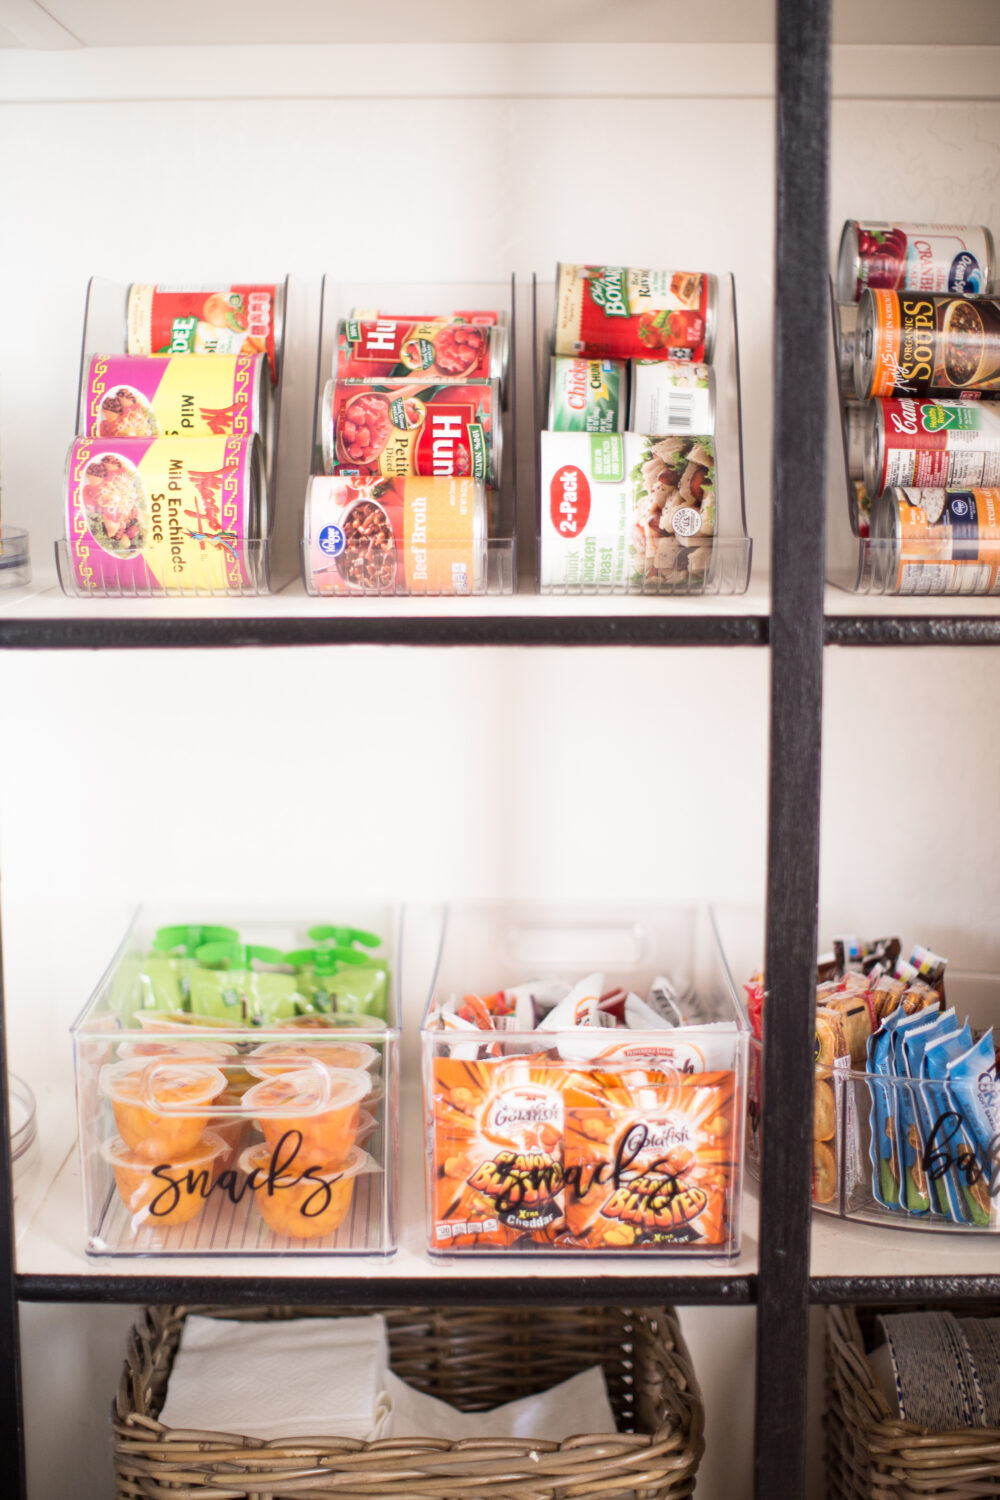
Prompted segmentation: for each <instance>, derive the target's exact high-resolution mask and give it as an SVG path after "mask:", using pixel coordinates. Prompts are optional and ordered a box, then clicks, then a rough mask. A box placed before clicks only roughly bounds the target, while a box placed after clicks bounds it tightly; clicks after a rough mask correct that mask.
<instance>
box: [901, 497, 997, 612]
mask: <svg viewBox="0 0 1000 1500" xmlns="http://www.w3.org/2000/svg"><path fill="white" fill-rule="evenodd" d="M872 536H873V537H874V538H875V539H876V540H877V541H878V543H879V546H878V548H877V549H876V553H877V557H876V567H877V569H878V580H879V585H880V587H882V588H885V589H887V590H889V591H891V592H898V593H901V594H923V593H928V594H938V593H960V594H994V593H997V592H998V588H1000V583H998V579H1000V489H969V490H959V489H911V488H898V489H891V490H886V492H885V494H884V495H882V496H881V497H880V498H879V499H878V500H876V501H875V504H874V506H873V509H872Z"/></svg>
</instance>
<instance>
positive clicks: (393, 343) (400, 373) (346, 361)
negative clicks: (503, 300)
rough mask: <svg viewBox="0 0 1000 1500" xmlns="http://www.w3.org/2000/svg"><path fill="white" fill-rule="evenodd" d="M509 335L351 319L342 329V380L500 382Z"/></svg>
mask: <svg viewBox="0 0 1000 1500" xmlns="http://www.w3.org/2000/svg"><path fill="white" fill-rule="evenodd" d="M505 333H506V330H504V329H502V328H500V327H498V326H496V325H494V326H493V327H481V326H478V325H477V324H474V323H461V322H454V321H452V320H451V319H450V318H432V319H430V318H429V319H425V320H423V321H420V320H417V319H410V318H390V317H376V318H348V319H346V320H345V321H343V322H341V323H338V324H337V359H336V364H335V367H334V372H333V373H334V376H335V377H336V379H338V380H412V379H414V378H415V377H416V378H418V379H420V378H423V379H427V380H436V381H446V380H450V381H455V382H457V383H462V382H464V381H468V380H500V379H501V378H502V376H503V370H504V359H503V348H502V345H503V344H504V342H505Z"/></svg>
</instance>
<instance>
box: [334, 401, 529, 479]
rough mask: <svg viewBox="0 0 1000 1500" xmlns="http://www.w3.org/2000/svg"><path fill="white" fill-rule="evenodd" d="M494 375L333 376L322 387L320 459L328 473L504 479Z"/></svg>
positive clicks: (501, 433) (499, 415)
mask: <svg viewBox="0 0 1000 1500" xmlns="http://www.w3.org/2000/svg"><path fill="white" fill-rule="evenodd" d="M502 443H503V428H502V425H501V414H500V386H499V384H498V382H497V381H495V380H493V381H479V382H475V381H472V382H470V383H469V384H467V385H422V384H421V383H420V382H419V381H416V382H410V381H399V380H397V381H359V380H351V381H347V380H331V381H328V382H327V386H326V389H325V391H324V393H323V461H324V464H325V466H326V469H327V471H328V472H329V473H331V474H369V475H376V476H377V475H379V474H381V475H384V476H385V477H387V478H391V477H393V476H395V475H399V474H422V475H424V476H437V477H439V478H445V477H448V476H450V475H453V474H457V475H461V476H465V477H468V478H470V479H481V480H484V481H485V482H486V483H487V484H489V485H491V486H492V487H493V488H495V489H496V488H499V485H500V456H501V450H502Z"/></svg>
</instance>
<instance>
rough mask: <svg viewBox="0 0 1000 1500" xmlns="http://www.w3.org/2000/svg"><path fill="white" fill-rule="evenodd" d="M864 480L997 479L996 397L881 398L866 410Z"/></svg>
mask: <svg viewBox="0 0 1000 1500" xmlns="http://www.w3.org/2000/svg"><path fill="white" fill-rule="evenodd" d="M865 421H866V424H867V425H866V430H865V435H864V454H863V469H864V485H865V489H866V490H867V491H868V493H869V494H870V495H872V496H876V495H880V494H881V493H882V491H883V490H887V489H893V488H895V487H896V486H904V487H911V488H914V489H939V488H949V489H950V488H958V487H969V488H980V487H983V486H985V487H987V488H988V487H990V486H992V485H996V484H1000V406H997V405H996V403H995V402H992V401H983V402H966V401H931V400H925V401H914V400H911V399H910V398H909V397H905V396H904V397H900V398H899V399H893V398H891V397H883V398H881V399H880V400H877V401H872V402H871V403H870V404H869V406H868V407H867V408H866V412H865Z"/></svg>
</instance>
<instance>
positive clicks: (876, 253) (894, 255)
mask: <svg viewBox="0 0 1000 1500" xmlns="http://www.w3.org/2000/svg"><path fill="white" fill-rule="evenodd" d="M866 287H881V288H884V289H885V290H888V291H920V292H958V293H959V294H960V295H961V296H965V297H981V296H984V295H986V294H987V293H988V292H991V291H993V290H994V289H995V287H996V250H995V249H994V245H993V236H992V235H991V234H990V231H989V230H988V229H987V228H986V227H985V226H984V225H982V224H859V223H858V222H857V220H856V219H848V220H847V223H846V224H845V225H844V229H843V233H842V234H841V236H840V254H839V256H838V257H837V297H838V299H839V300H840V301H841V302H857V301H858V299H859V298H860V296H861V294H862V292H863V291H864V290H865V288H866Z"/></svg>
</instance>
